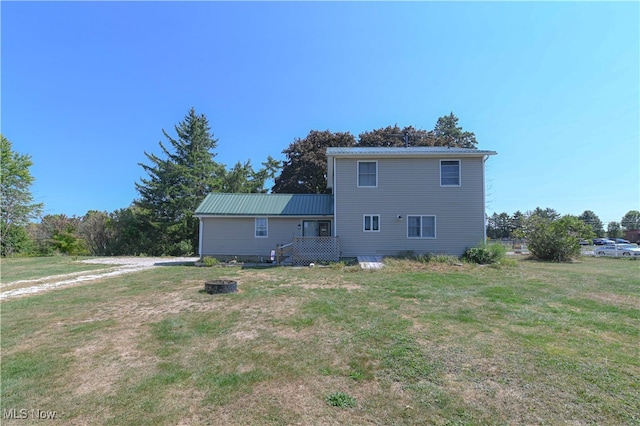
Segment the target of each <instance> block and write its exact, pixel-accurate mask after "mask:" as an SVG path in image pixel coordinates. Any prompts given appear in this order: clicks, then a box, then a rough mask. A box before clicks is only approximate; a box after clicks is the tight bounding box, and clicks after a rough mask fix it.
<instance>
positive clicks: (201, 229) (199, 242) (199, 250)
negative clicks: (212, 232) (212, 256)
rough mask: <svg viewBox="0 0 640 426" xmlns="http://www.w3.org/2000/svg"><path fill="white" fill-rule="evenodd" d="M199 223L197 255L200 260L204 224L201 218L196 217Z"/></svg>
mask: <svg viewBox="0 0 640 426" xmlns="http://www.w3.org/2000/svg"><path fill="white" fill-rule="evenodd" d="M198 220H199V221H200V234H199V235H198V255H199V256H200V259H202V234H203V233H204V232H203V231H204V222H203V221H202V216H200V217H198Z"/></svg>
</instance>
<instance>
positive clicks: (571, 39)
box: [0, 1, 640, 224]
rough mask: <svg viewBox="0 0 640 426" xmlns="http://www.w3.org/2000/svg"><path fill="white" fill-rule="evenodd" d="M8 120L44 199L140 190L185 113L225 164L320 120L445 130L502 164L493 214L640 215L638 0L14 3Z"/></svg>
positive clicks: (89, 199)
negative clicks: (151, 158)
mask: <svg viewBox="0 0 640 426" xmlns="http://www.w3.org/2000/svg"><path fill="white" fill-rule="evenodd" d="M0 7H1V19H2V27H1V31H2V46H1V47H2V52H1V53H2V75H1V82H2V99H1V101H2V105H1V106H2V110H1V114H2V116H1V125H2V133H3V134H4V136H5V137H7V138H8V139H9V140H11V142H12V143H13V147H14V150H16V151H18V152H20V153H23V154H29V155H31V156H32V159H33V162H34V165H33V167H32V168H31V172H32V174H33V175H34V177H35V178H36V182H35V184H34V186H33V187H32V192H33V194H34V196H35V198H36V200H37V201H40V202H43V203H44V205H45V213H47V214H54V213H65V214H67V215H78V216H80V215H83V214H85V213H86V212H87V211H88V210H104V211H113V210H116V209H119V208H124V207H127V206H128V205H129V204H130V203H131V202H132V200H134V199H135V198H136V197H137V193H136V191H135V186H134V183H135V182H138V181H139V179H140V178H141V177H144V176H145V175H144V172H143V170H142V168H141V167H140V166H139V165H138V163H140V162H146V157H145V155H144V152H145V151H146V152H149V153H156V154H159V153H160V149H159V146H158V142H160V141H163V142H164V141H166V139H165V138H164V136H163V134H162V129H165V130H166V131H168V132H169V133H170V134H175V133H174V131H173V127H174V125H176V124H177V123H178V122H180V121H181V120H183V119H184V117H185V115H186V114H187V112H188V110H189V108H191V107H194V108H195V109H196V112H197V113H203V114H205V115H206V116H207V117H208V118H209V122H210V124H211V128H212V131H213V133H214V135H215V137H216V138H217V139H218V148H217V150H216V153H217V157H216V160H217V161H219V162H221V163H224V164H227V165H228V166H229V167H230V166H232V165H233V164H235V163H236V162H237V161H242V162H244V161H246V160H248V159H250V160H251V161H252V163H253V164H254V165H256V166H258V165H259V164H260V163H261V162H263V161H264V160H265V159H266V158H267V156H268V155H271V156H273V157H275V158H276V159H280V160H282V159H284V155H283V154H282V150H283V149H285V148H286V147H287V146H288V145H289V144H290V143H291V142H293V141H294V139H295V138H303V137H305V136H306V135H307V134H308V133H309V131H310V130H327V129H329V130H331V131H334V132H338V131H341V132H345V131H348V132H351V133H352V134H353V135H355V136H357V135H358V134H360V133H361V132H364V131H367V130H373V129H377V128H381V127H386V126H388V125H393V124H396V123H397V124H398V125H399V126H400V127H403V126H408V125H413V126H415V127H417V128H422V129H427V130H428V129H432V128H433V126H434V125H435V122H436V121H437V119H438V117H440V116H443V115H446V114H448V113H449V112H452V111H453V112H454V114H456V116H458V118H459V119H460V122H459V124H460V125H461V126H462V127H463V128H464V129H465V130H468V131H472V132H474V133H475V134H476V138H477V140H478V148H480V149H490V150H495V151H497V152H498V155H497V156H495V157H492V158H491V159H490V160H489V162H488V168H487V189H488V194H487V210H488V213H489V214H491V213H493V212H498V213H499V212H503V211H504V212H507V213H509V214H512V213H513V212H515V211H516V210H520V211H523V212H524V211H527V210H533V209H534V208H535V207H537V206H540V207H542V208H546V207H551V208H554V209H556V210H557V211H558V212H560V213H562V214H580V213H582V212H583V211H584V210H593V211H594V212H595V213H596V214H597V215H598V216H599V217H600V219H601V220H602V221H603V222H605V224H606V223H607V222H610V221H620V219H621V218H622V216H623V215H624V214H625V213H626V212H627V211H629V210H637V209H640V151H639V145H640V141H639V138H640V136H639V135H640V91H639V80H640V77H639V76H640V65H639V62H640V61H639V52H640V46H639V40H640V30H639V22H640V12H639V4H638V3H637V2H622V3H613V2H602V3H590V2H586V3H585V2H568V3H558V2H533V3H531V2H527V3H519V2H471V3H466V2H465V3H462V2H408V3H378V2H376V3H362V2H352V3H345V2H318V3H295V2H257V3H249V2H240V3H226V2H191V3H180V2H136V3H131V2H7V1H3V2H2V4H1V6H0Z"/></svg>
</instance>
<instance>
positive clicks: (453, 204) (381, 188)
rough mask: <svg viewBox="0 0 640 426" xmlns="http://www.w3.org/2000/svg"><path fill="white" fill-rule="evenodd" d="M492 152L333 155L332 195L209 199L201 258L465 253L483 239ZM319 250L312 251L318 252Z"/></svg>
mask: <svg viewBox="0 0 640 426" xmlns="http://www.w3.org/2000/svg"><path fill="white" fill-rule="evenodd" d="M495 154H496V153H495V152H494V151H483V150H477V149H463V148H447V147H409V148H402V147H400V148H328V149H327V172H328V173H327V183H328V186H329V187H330V188H331V189H332V194H331V195H320V194H317V195H316V194H220V193H214V194H209V195H208V196H207V198H206V199H205V200H204V201H203V202H202V204H201V205H200V206H199V207H198V209H197V210H196V212H195V215H196V216H197V217H198V218H199V219H200V255H201V256H214V257H219V258H225V259H226V258H229V257H238V258H252V259H260V258H262V259H268V258H269V256H270V254H271V251H272V250H274V249H275V248H276V247H278V246H281V245H287V244H289V243H291V242H292V241H296V244H302V243H304V244H307V246H305V247H306V248H304V249H299V250H304V251H305V256H306V257H304V259H305V260H308V261H312V259H313V253H310V252H309V250H311V251H313V250H316V249H317V250H318V251H323V250H334V251H336V250H337V254H336V253H335V252H334V253H333V256H338V257H357V256H365V255H377V256H393V255H397V254H399V253H401V252H407V251H411V252H414V253H416V254H423V253H428V252H430V253H446V254H452V255H461V254H462V253H464V251H465V250H466V249H467V248H468V247H473V246H476V245H478V244H480V243H482V242H484V241H485V229H486V227H485V163H486V161H487V159H488V158H489V157H490V156H491V155H495ZM314 247H315V248H316V249H314Z"/></svg>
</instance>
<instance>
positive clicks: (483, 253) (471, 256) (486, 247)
mask: <svg viewBox="0 0 640 426" xmlns="http://www.w3.org/2000/svg"><path fill="white" fill-rule="evenodd" d="M506 251H507V250H506V249H505V248H504V246H503V245H502V244H482V245H480V246H477V247H472V248H469V249H467V250H466V251H465V252H464V255H463V257H464V259H466V260H468V261H469V262H473V263H477V264H479V265H490V264H492V263H499V262H500V261H501V260H502V259H504V255H505V253H506Z"/></svg>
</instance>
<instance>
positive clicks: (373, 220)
mask: <svg viewBox="0 0 640 426" xmlns="http://www.w3.org/2000/svg"><path fill="white" fill-rule="evenodd" d="M362 230H363V231H364V232H378V231H380V215H379V214H365V215H364V220H363V223H362Z"/></svg>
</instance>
